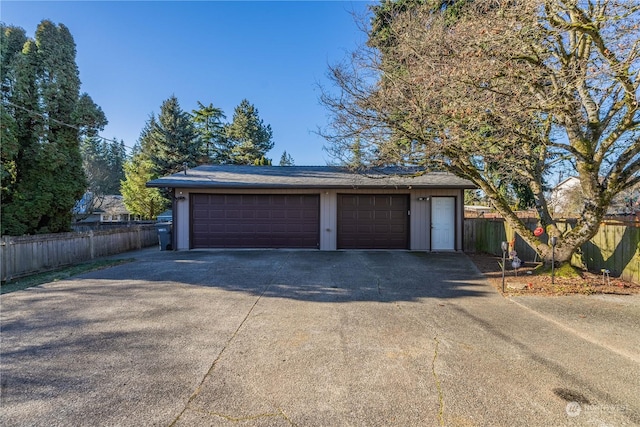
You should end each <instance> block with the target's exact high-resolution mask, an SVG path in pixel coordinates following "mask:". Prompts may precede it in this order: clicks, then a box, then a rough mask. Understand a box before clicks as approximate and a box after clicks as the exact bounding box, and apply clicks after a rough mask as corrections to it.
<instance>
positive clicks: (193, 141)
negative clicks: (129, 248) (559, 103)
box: [121, 95, 293, 219]
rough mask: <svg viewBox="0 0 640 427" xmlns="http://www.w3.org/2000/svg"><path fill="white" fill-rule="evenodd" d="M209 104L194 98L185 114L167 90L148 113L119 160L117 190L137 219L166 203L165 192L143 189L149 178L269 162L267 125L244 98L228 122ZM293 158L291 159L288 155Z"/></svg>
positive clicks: (149, 215) (154, 213)
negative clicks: (194, 105)
mask: <svg viewBox="0 0 640 427" xmlns="http://www.w3.org/2000/svg"><path fill="white" fill-rule="evenodd" d="M225 118H226V116H225V115H224V112H223V111H222V110H221V109H220V108H217V107H214V106H213V104H209V105H204V104H203V103H202V102H198V109H195V110H193V111H192V112H191V113H188V112H186V111H184V110H183V109H182V108H181V107H180V103H179V101H178V98H177V97H176V96H175V95H172V96H171V97H169V98H168V99H166V100H165V101H164V102H163V103H162V105H161V106H160V113H159V114H158V115H157V116H156V115H155V114H151V116H150V117H149V120H147V122H146V123H145V126H144V128H143V129H142V132H141V133H140V138H139V139H138V142H137V144H136V146H135V148H134V155H133V156H132V158H131V159H130V160H129V161H128V163H127V164H126V165H125V179H124V180H123V181H122V187H121V191H122V195H123V197H124V203H125V206H126V207H127V209H128V210H129V211H130V212H131V213H133V214H135V215H139V216H141V217H142V218H149V219H152V218H155V217H156V216H157V215H158V214H160V213H161V212H162V211H164V210H165V209H167V208H168V207H169V206H170V194H168V193H166V192H162V191H160V190H158V189H156V188H146V182H147V181H150V180H152V179H155V178H158V177H161V176H166V175H171V174H174V173H178V172H180V171H182V170H184V169H186V168H191V167H194V166H197V165H200V164H233V165H257V166H270V165H271V164H272V161H271V159H270V158H268V157H266V155H267V152H268V151H269V150H271V149H272V148H273V145H274V142H273V140H272V137H273V132H272V130H271V126H270V125H265V124H264V122H263V120H262V119H260V116H259V114H258V109H257V108H256V107H255V106H254V105H253V104H251V103H250V102H249V101H248V100H246V99H245V100H242V102H241V103H240V104H239V105H238V106H237V107H236V108H235V110H234V113H233V118H232V120H231V122H230V123H224V122H223V120H224V119H225ZM290 161H291V163H293V159H290Z"/></svg>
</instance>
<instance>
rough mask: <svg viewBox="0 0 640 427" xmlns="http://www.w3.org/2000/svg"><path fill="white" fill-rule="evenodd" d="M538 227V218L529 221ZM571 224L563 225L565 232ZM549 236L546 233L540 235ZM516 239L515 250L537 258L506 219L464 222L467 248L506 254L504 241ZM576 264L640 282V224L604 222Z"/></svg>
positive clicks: (528, 258) (524, 256)
mask: <svg viewBox="0 0 640 427" xmlns="http://www.w3.org/2000/svg"><path fill="white" fill-rule="evenodd" d="M526 224H527V227H529V228H530V229H533V228H535V226H536V223H535V220H530V221H528V222H526ZM570 227H571V224H570V223H566V224H562V226H561V227H559V228H560V229H561V230H563V231H565V230H567V229H568V228H570ZM540 238H541V239H547V236H546V234H544V235H542V236H541V237H540ZM514 239H515V250H516V252H518V257H519V258H520V259H522V260H524V261H536V260H537V255H536V252H535V251H534V250H533V248H531V247H530V246H529V245H528V244H527V243H525V242H524V240H522V238H520V237H519V236H517V235H516V234H515V233H514V231H513V229H512V228H511V227H510V226H509V224H507V223H506V222H505V221H504V220H502V219H482V218H467V219H465V221H464V247H465V250H467V251H470V252H486V253H490V254H494V255H498V256H500V255H502V251H501V249H500V244H501V242H503V241H507V242H511V241H513V240H514ZM571 262H572V264H574V265H576V266H580V267H584V268H587V269H589V270H590V271H594V272H600V270H601V269H607V270H609V271H610V272H611V275H612V276H615V277H621V278H622V279H624V280H628V281H631V282H635V283H640V227H634V226H628V225H611V224H603V225H601V226H600V229H599V230H598V233H597V234H596V235H595V236H594V237H593V239H591V240H590V241H589V242H587V243H586V244H584V245H583V246H582V247H581V248H580V250H579V251H578V252H577V253H576V254H574V256H573V259H572V260H571Z"/></svg>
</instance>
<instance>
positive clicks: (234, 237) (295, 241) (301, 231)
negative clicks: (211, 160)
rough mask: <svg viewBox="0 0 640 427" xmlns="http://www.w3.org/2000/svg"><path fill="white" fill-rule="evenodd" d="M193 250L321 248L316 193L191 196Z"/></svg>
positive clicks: (318, 208) (317, 197)
mask: <svg viewBox="0 0 640 427" xmlns="http://www.w3.org/2000/svg"><path fill="white" fill-rule="evenodd" d="M191 215H192V217H191V247H192V248H194V249H195V248H318V247H319V241H320V231H319V230H320V198H319V196H318V195H317V194H315V195H314V194H297V195H293V194H191Z"/></svg>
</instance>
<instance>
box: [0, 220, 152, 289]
mask: <svg viewBox="0 0 640 427" xmlns="http://www.w3.org/2000/svg"><path fill="white" fill-rule="evenodd" d="M154 244H158V234H157V231H156V227H155V226H154V225H134V226H130V227H122V228H117V229H108V230H99V231H88V232H72V233H56V234H39V235H34V236H18V237H13V236H3V237H2V238H1V239H0V280H2V281H6V280H11V279H15V278H17V277H22V276H26V275H29V274H33V273H39V272H43V271H48V270H53V269H56V268H60V267H64V266H67V265H72V264H77V263H79V262H83V261H89V260H92V259H94V258H98V257H102V256H107V255H114V254H118V253H122V252H127V251H130V250H134V249H141V248H145V247H148V246H152V245H154Z"/></svg>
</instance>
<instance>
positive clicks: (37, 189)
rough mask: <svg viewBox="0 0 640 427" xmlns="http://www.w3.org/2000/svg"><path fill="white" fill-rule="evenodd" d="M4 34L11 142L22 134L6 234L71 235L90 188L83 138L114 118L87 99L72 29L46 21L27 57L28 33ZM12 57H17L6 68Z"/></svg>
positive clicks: (11, 177) (8, 195)
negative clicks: (77, 210)
mask: <svg viewBox="0 0 640 427" xmlns="http://www.w3.org/2000/svg"><path fill="white" fill-rule="evenodd" d="M3 34H4V35H5V41H6V43H4V42H3V45H4V46H3V78H2V81H3V83H2V86H3V91H2V103H3V108H5V112H4V115H10V116H11V117H12V120H10V121H9V122H8V126H7V128H6V129H4V128H3V137H4V136H5V134H10V133H11V132H14V133H13V134H12V136H15V139H13V140H12V139H11V138H10V139H9V142H11V141H13V142H14V146H13V150H7V152H6V154H7V155H6V156H5V152H4V151H3V158H2V161H3V172H4V171H5V170H6V171H7V174H4V173H3V180H4V179H5V178H6V179H7V180H8V181H6V182H7V185H6V186H5V182H3V199H2V202H3V209H2V233H3V234H13V235H20V234H32V233H47V232H60V231H66V230H69V228H70V225H71V210H72V208H73V206H74V205H75V203H76V200H78V199H80V197H81V196H82V194H83V193H84V191H85V189H86V179H85V176H84V172H83V169H82V159H81V156H80V149H79V141H80V138H81V136H82V135H83V134H90V133H95V131H97V130H99V129H102V128H103V127H104V125H105V124H106V118H105V117H104V114H103V113H102V111H101V110H100V108H99V107H97V106H96V105H95V104H94V103H93V101H92V100H91V99H90V98H89V97H88V96H87V95H83V96H82V97H80V94H79V90H80V79H79V77H78V74H79V73H78V67H77V65H76V63H75V55H76V47H75V43H74V41H73V37H72V36H71V33H70V32H69V30H68V28H67V27H65V26H64V25H62V24H59V25H55V24H53V23H52V22H51V21H47V20H45V21H42V22H41V23H40V25H39V26H38V28H37V30H36V34H35V40H31V39H26V40H25V41H24V43H23V47H22V49H21V51H20V53H19V54H18V53H17V52H16V46H17V45H18V42H19V40H20V39H21V38H22V35H23V34H24V31H23V30H21V29H16V28H15V27H5V28H3ZM5 48H6V49H5ZM5 54H6V55H7V58H11V61H10V62H8V63H7V64H6V68H5V63H4V58H5ZM5 88H7V90H5ZM81 101H82V102H81ZM89 116H91V117H92V119H91V120H90V121H89V122H85V119H86V118H87V117H89ZM9 151H11V153H9ZM9 171H11V172H9ZM5 187H6V190H5Z"/></svg>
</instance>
